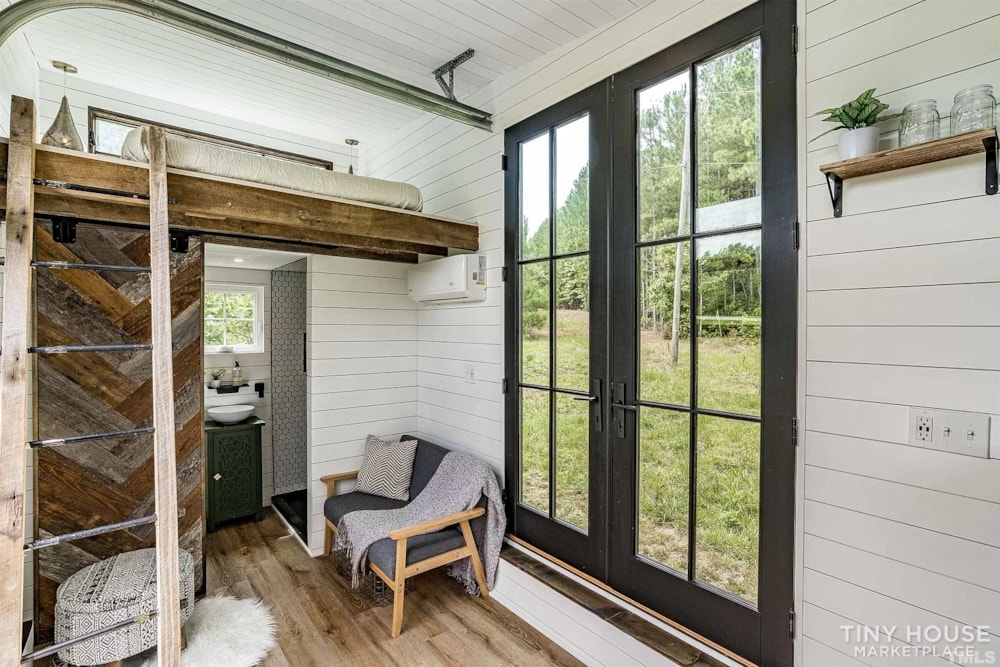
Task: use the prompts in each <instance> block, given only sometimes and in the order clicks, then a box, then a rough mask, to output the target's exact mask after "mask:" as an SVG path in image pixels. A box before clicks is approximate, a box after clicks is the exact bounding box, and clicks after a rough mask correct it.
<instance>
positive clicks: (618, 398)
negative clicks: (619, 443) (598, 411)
mask: <svg viewBox="0 0 1000 667" xmlns="http://www.w3.org/2000/svg"><path fill="white" fill-rule="evenodd" d="M615 408H618V409H619V410H621V411H622V412H619V413H617V414H615V415H614V417H613V418H614V422H615V435H616V436H617V437H618V438H620V439H624V438H625V412H626V411H627V412H638V408H636V407H635V406H634V405H629V404H628V403H626V402H625V383H624V382H616V383H614V384H613V385H612V386H611V410H612V412H614V409H615Z"/></svg>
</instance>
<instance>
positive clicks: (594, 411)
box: [504, 80, 611, 579]
mask: <svg viewBox="0 0 1000 667" xmlns="http://www.w3.org/2000/svg"><path fill="white" fill-rule="evenodd" d="M610 100H611V95H610V80H604V81H601V82H600V83H598V84H595V85H593V86H591V87H589V88H587V89H586V90H583V91H581V92H579V93H577V94H575V95H573V96H571V97H569V98H567V99H564V100H562V101H560V102H557V103H556V104H554V105H552V106H551V107H549V108H548V109H546V110H545V111H542V112H540V113H538V114H536V115H534V116H532V117H531V118H528V119H526V120H524V121H522V122H520V123H518V124H516V125H514V126H512V127H510V128H508V129H507V130H506V132H505V135H504V151H505V158H504V162H505V165H506V166H505V167H504V168H505V170H506V174H505V177H504V221H505V227H504V267H505V268H504V272H505V276H506V277H505V285H504V296H505V326H504V349H505V350H506V353H505V357H506V358H505V359H504V377H505V380H504V391H505V392H506V394H507V396H506V401H505V405H504V422H505V424H506V454H505V477H506V484H505V486H506V489H505V494H506V499H507V502H506V510H507V522H508V530H509V531H510V532H511V533H513V534H515V535H518V536H520V537H523V538H524V539H526V540H527V541H528V542H530V543H532V544H537V545H538V546H539V547H540V548H542V549H544V550H545V551H546V552H548V553H549V554H551V555H553V556H555V557H557V558H559V559H561V560H564V561H566V562H572V563H573V564H574V566H575V567H578V568H579V569H580V570H582V571H583V572H586V573H587V574H589V575H591V576H594V577H597V578H599V579H604V578H606V577H607V572H608V552H607V545H608V539H607V530H608V514H609V513H608V511H607V506H608V504H607V492H608V489H609V488H610V478H609V471H610V466H609V462H608V460H607V445H606V441H605V439H604V437H603V436H604V433H603V431H605V430H606V428H605V426H604V423H605V421H606V420H605V414H604V412H605V410H606V408H605V406H604V404H603V403H604V402H602V401H595V402H593V403H592V404H591V408H590V442H589V451H590V466H589V472H590V475H589V488H588V492H589V493H588V498H589V504H590V510H591V511H590V512H589V521H588V529H587V532H586V534H584V533H583V532H581V531H580V530H578V529H576V528H574V527H571V526H570V525H569V524H566V523H563V522H561V521H558V520H555V519H550V518H548V517H544V516H543V515H542V514H541V513H539V512H536V511H534V510H531V509H528V508H526V507H524V506H521V505H519V503H518V498H520V491H521V490H520V427H519V424H520V413H519V399H518V394H519V391H520V384H519V379H520V377H521V373H520V363H521V350H520V343H521V340H520V312H521V308H520V305H521V304H520V292H519V282H520V281H519V275H518V272H519V269H520V245H519V243H520V242H519V233H520V232H519V230H520V221H519V220H518V213H519V205H518V203H519V202H518V198H519V196H520V189H519V185H520V180H521V172H520V168H521V164H520V159H519V154H520V150H519V149H520V145H521V143H523V142H525V141H527V140H529V139H531V138H533V137H536V136H538V135H539V134H541V133H544V132H546V131H549V132H552V133H554V132H555V130H556V128H558V127H559V126H561V125H564V124H566V123H568V122H571V121H572V120H574V119H576V118H580V117H581V116H584V115H589V117H590V128H591V132H590V167H589V168H590V183H591V188H590V248H589V250H590V254H589V256H590V303H591V312H590V349H591V357H590V377H591V384H592V386H593V383H594V382H595V381H596V382H599V383H602V386H603V383H604V376H605V374H606V373H607V367H608V366H607V364H608V354H607V339H608V332H607V318H606V310H605V304H606V303H607V300H608V290H607V283H608V280H607V277H608V266H607V253H606V252H604V249H605V248H606V247H607V243H608V237H607V234H608V229H607V225H608V219H609V210H610V200H609V197H610V193H609V191H608V189H607V188H606V187H604V186H605V184H607V183H610V181H611V178H610V169H611V136H610V135H611V133H610V129H609V128H610V125H611V123H610ZM550 165H552V166H553V167H554V165H555V156H554V154H552V155H550ZM554 180H555V178H554V173H550V187H551V186H553V185H554ZM595 185H596V186H597V187H595ZM550 198H554V192H553V193H550ZM551 213H552V211H551V210H550V220H551ZM549 227H550V233H551V234H552V235H553V236H552V237H551V238H552V239H553V245H552V246H551V247H550V253H551V255H552V256H554V257H558V255H556V248H555V245H554V238H555V236H554V234H555V225H554V224H552V223H551V222H550V225H549ZM595 248H596V249H598V252H594V249H595ZM553 265H554V264H553ZM550 283H551V285H552V289H553V290H554V285H555V275H554V274H553V275H550ZM554 306H555V304H554V302H553V303H552V304H550V307H551V308H554ZM553 312H554V311H553ZM549 326H550V327H555V320H554V319H553V320H551V321H550V324H549ZM554 359H555V346H554V345H553V346H552V349H551V350H550V363H554ZM550 391H551V390H550ZM560 392H561V393H567V394H570V393H572V394H576V395H579V396H580V397H584V396H587V395H588V394H587V393H586V392H571V391H566V390H560ZM600 393H601V394H603V393H604V392H603V391H602V392H600ZM591 395H596V393H595V392H593V391H592V392H591ZM605 402H606V401H605ZM552 436H554V431H553V430H552V425H551V424H550V437H552ZM550 444H551V446H552V447H553V450H554V438H553V439H551V440H550ZM550 456H551V455H550ZM550 471H551V467H550ZM549 484H550V498H551V497H552V496H551V493H552V492H553V489H554V487H555V476H554V475H552V474H550V479H549ZM550 509H551V508H550Z"/></svg>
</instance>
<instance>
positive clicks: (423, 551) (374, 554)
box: [368, 528, 465, 577]
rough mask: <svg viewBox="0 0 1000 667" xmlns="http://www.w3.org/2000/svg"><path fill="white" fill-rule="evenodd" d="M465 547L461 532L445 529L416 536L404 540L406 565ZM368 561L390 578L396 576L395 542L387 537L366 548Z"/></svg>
mask: <svg viewBox="0 0 1000 667" xmlns="http://www.w3.org/2000/svg"><path fill="white" fill-rule="evenodd" d="M464 545H465V538H463V537H462V532H461V531H460V530H457V529H455V528H446V529H445V530H441V531H438V532H436V533H427V534H426V535H417V536H416V537H411V538H409V539H407V540H406V564H407V565H412V564H414V563H419V562H420V561H422V560H427V559H428V558H432V557H434V556H437V555H439V554H443V553H444V552H446V551H451V550H452V549H458V548H459V547H462V546H464ZM368 560H370V561H371V562H372V563H375V565H377V566H378V568H379V569H380V570H382V571H383V572H385V573H386V574H387V575H389V576H390V577H395V576H396V541H395V540H390V539H389V538H388V537H387V538H385V539H382V540H379V541H378V542H376V543H375V544H373V545H371V546H370V547H369V548H368Z"/></svg>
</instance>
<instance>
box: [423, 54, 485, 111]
mask: <svg viewBox="0 0 1000 667" xmlns="http://www.w3.org/2000/svg"><path fill="white" fill-rule="evenodd" d="M474 55H476V52H475V51H474V50H472V49H466V50H465V51H463V52H462V53H460V54H459V55H457V56H456V57H454V58H452V59H451V60H449V61H448V62H446V63H445V64H444V65H441V67H438V68H437V69H436V70H434V71H433V72H431V74H433V75H434V78H435V79H437V82H438V85H439V86H441V90H443V91H444V94H445V95H447V96H448V99H449V100H451V101H453V102H454V101H455V70H456V69H458V66H459V65H461V64H462V63H464V62H467V61H469V60H471V59H472V56H474ZM446 74H447V75H448V81H447V82H446V81H445V80H444V77H445V75H446Z"/></svg>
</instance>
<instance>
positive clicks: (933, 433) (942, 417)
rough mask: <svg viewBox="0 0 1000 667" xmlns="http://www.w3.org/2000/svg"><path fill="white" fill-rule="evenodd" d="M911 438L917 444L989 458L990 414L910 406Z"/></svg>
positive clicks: (925, 447) (911, 442) (912, 442)
mask: <svg viewBox="0 0 1000 667" xmlns="http://www.w3.org/2000/svg"><path fill="white" fill-rule="evenodd" d="M928 422H929V423H928ZM908 441H909V443H910V444H911V445H913V446H914V447H923V448H924V449H936V450H938V451H942V452H952V453H954V454H964V455H965V456H977V457H979V458H984V459H985V458H989V456H990V416H989V415H984V414H978V413H975V412H954V411H948V410H929V409H926V408H916V407H911V408H910V422H909V438H908Z"/></svg>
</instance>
